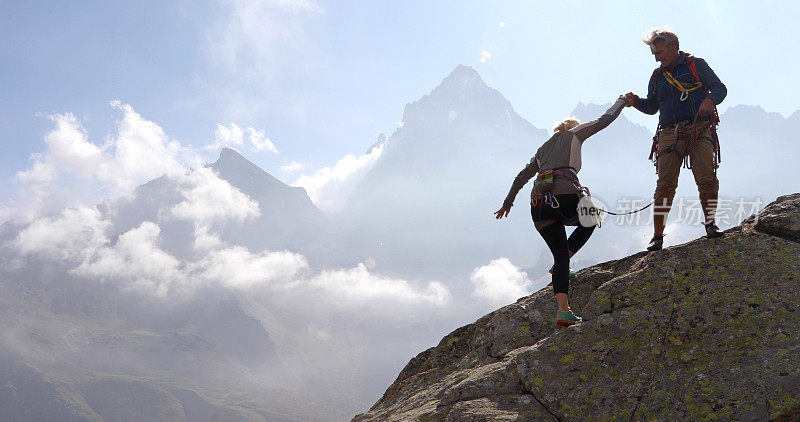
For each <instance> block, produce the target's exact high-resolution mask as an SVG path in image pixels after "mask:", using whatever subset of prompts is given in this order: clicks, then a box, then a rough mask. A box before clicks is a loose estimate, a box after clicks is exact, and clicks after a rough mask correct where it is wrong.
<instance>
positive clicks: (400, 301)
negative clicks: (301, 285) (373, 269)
mask: <svg viewBox="0 0 800 422" xmlns="http://www.w3.org/2000/svg"><path fill="white" fill-rule="evenodd" d="M309 285H310V286H312V287H315V288H319V289H321V290H323V291H324V292H325V297H327V298H328V299H329V300H330V302H331V303H332V304H335V305H337V306H347V307H356V308H358V307H362V306H366V305H372V306H379V307H381V308H384V309H386V308H385V307H387V306H388V307H390V308H397V307H407V306H414V305H416V306H426V307H428V306H432V307H443V306H445V305H447V304H449V303H450V300H451V298H450V292H449V290H448V289H447V288H446V287H445V286H444V285H443V284H441V283H439V282H436V281H432V282H429V283H427V284H426V285H425V287H424V288H418V287H414V286H412V285H411V284H410V283H409V282H408V281H406V280H402V279H395V278H389V277H384V276H381V275H377V274H373V273H370V272H369V270H368V269H367V267H366V266H365V265H364V264H361V263H360V264H358V265H357V266H356V267H354V268H351V269H347V270H326V271H322V272H321V273H320V274H319V275H318V276H316V277H314V278H313V279H311V280H310V281H309Z"/></svg>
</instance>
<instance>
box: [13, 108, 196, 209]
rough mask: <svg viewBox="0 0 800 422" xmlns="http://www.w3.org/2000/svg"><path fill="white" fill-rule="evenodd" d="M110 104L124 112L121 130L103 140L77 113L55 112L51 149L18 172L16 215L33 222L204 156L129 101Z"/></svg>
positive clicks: (175, 171)
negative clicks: (96, 138)
mask: <svg viewBox="0 0 800 422" xmlns="http://www.w3.org/2000/svg"><path fill="white" fill-rule="evenodd" d="M111 106H112V107H114V108H115V109H117V110H120V111H122V113H123V115H122V118H121V119H120V120H119V121H118V122H117V133H116V134H115V135H114V136H112V137H110V138H109V139H107V140H106V142H105V143H104V144H103V145H102V146H98V145H97V144H95V143H92V142H90V141H89V138H88V134H87V133H86V130H85V129H84V128H83V126H82V125H81V123H80V122H79V121H78V120H77V119H76V118H75V116H73V115H72V114H70V113H67V114H54V115H52V116H50V119H51V120H52V121H53V123H54V125H55V127H54V128H53V129H52V130H51V131H50V132H48V133H47V134H46V135H45V137H44V140H45V144H46V145H47V149H46V150H45V152H44V153H41V154H34V155H33V156H32V158H33V164H32V165H31V167H30V168H29V169H27V170H25V171H21V172H19V173H17V175H16V180H17V181H18V182H20V183H21V184H22V190H21V192H20V198H19V199H18V200H17V202H18V204H16V206H15V208H17V211H18V213H17V216H16V217H19V218H20V219H21V220H23V221H26V222H30V221H33V220H34V219H35V218H36V217H37V216H38V215H40V214H42V213H46V212H53V211H54V210H60V209H61V208H63V207H65V206H69V205H72V206H78V205H81V204H84V205H85V204H93V203H97V202H99V201H101V200H103V199H106V198H109V197H113V196H119V195H123V194H127V193H129V192H130V191H131V190H132V189H133V188H134V187H135V186H137V185H139V184H142V183H144V182H146V181H148V180H150V179H154V178H156V177H159V176H161V175H162V174H179V173H182V172H183V171H185V168H186V167H187V166H192V165H199V163H201V162H202V160H201V159H200V157H199V156H198V155H197V154H195V153H193V152H192V151H191V150H190V149H187V148H184V147H182V146H181V145H180V144H179V143H178V142H176V141H171V140H170V139H169V138H168V137H167V136H166V134H165V133H164V131H163V130H162V129H161V127H159V126H158V125H157V124H155V123H153V122H151V121H148V120H146V119H144V118H142V116H141V115H139V114H138V113H137V112H136V111H135V110H134V109H133V107H131V106H130V105H126V104H122V103H120V102H119V101H114V102H112V103H111Z"/></svg>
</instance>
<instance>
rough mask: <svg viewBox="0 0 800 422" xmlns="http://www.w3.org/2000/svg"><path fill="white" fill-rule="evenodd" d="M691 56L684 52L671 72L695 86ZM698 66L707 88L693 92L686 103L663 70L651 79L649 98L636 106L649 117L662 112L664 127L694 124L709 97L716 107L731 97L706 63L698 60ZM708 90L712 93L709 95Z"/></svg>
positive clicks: (639, 100)
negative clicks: (668, 80) (690, 65)
mask: <svg viewBox="0 0 800 422" xmlns="http://www.w3.org/2000/svg"><path fill="white" fill-rule="evenodd" d="M687 56H688V55H687V54H686V53H684V52H683V51H681V52H680V56H679V57H678V61H677V62H675V66H674V68H673V69H670V71H671V73H672V76H673V77H675V79H677V80H678V82H682V83H686V84H691V83H692V82H693V80H692V72H691V71H690V70H689V63H688V61H687V58H686V57H687ZM694 63H695V66H696V67H697V75H698V76H699V77H700V81H701V82H702V83H703V86H702V87H701V88H700V89H698V90H695V91H693V92H690V93H689V98H687V99H686V100H685V101H681V100H680V97H681V92H680V91H679V90H678V88H676V87H674V86H672V85H670V84H669V82H667V80H666V78H665V77H664V73H663V71H662V69H660V68H659V69H658V70H657V71H655V72H653V76H652V77H650V82H649V83H648V84H647V98H637V99H636V101H634V104H633V106H634V107H636V108H637V109H638V110H639V111H641V112H643V113H647V114H655V113H656V112H657V111H659V112H660V114H659V116H658V122H659V123H660V124H661V126H662V127H664V126H669V125H672V124H674V123H678V122H682V121H684V120H694V117H695V115H697V110H699V109H700V103H702V102H703V100H705V99H706V96H708V97H709V98H711V99H712V100H713V101H714V104H719V103H721V102H722V100H724V99H725V96H726V95H728V88H726V87H725V85H724V84H723V83H722V81H720V80H719V78H718V77H717V75H716V74H715V73H714V71H713V70H711V68H710V67H709V66H708V63H706V61H705V60H703V59H701V58H699V57H695V58H694ZM706 90H710V91H711V92H710V93H709V94H706Z"/></svg>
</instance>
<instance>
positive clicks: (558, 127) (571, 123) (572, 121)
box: [553, 116, 581, 132]
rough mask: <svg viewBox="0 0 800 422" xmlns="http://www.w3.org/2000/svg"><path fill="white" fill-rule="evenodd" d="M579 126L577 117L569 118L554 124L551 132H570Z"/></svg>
mask: <svg viewBox="0 0 800 422" xmlns="http://www.w3.org/2000/svg"><path fill="white" fill-rule="evenodd" d="M579 124H581V122H580V120H578V118H577V117H575V116H570V117H567V118H566V119H564V120H562V121H560V122H556V123H555V124H554V125H553V132H563V131H565V130H570V129H572V128H574V127H575V126H578V125H579Z"/></svg>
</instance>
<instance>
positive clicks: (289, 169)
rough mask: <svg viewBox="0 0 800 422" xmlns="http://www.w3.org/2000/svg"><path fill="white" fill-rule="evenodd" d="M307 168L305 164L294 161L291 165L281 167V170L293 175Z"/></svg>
mask: <svg viewBox="0 0 800 422" xmlns="http://www.w3.org/2000/svg"><path fill="white" fill-rule="evenodd" d="M305 167H306V165H305V164H303V163H298V162H297V161H292V162H291V163H289V164H286V165H284V166H281V170H282V171H285V172H287V173H291V172H294V171H298V170H302V169H304V168H305Z"/></svg>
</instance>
